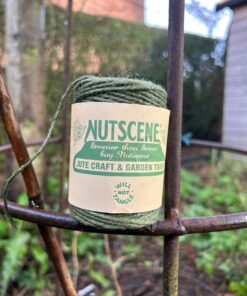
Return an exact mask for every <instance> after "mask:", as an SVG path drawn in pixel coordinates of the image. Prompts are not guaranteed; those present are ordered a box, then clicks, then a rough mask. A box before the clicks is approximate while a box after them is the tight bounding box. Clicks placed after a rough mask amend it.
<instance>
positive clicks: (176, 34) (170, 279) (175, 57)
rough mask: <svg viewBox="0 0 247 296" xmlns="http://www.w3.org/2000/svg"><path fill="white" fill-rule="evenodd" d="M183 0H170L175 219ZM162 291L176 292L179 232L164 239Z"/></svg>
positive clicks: (170, 171)
mask: <svg viewBox="0 0 247 296" xmlns="http://www.w3.org/2000/svg"><path fill="white" fill-rule="evenodd" d="M183 28H184V0H170V1H169V28H168V75H167V92H168V108H169V109H170V110H171V116H170V124H169V137H168V143H167V160H166V177H165V218H166V219H168V220H174V222H175V220H177V219H178V217H179V212H178V207H179V199H180V170H181V129H182V106H183V104H182V102H183V50H184V38H183ZM163 268H164V271H163V273H164V276H163V278H164V290H163V295H166V296H176V295H178V269H179V241H178V236H170V237H165V239H164V263H163Z"/></svg>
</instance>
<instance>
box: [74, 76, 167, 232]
mask: <svg viewBox="0 0 247 296" xmlns="http://www.w3.org/2000/svg"><path fill="white" fill-rule="evenodd" d="M74 100H75V103H79V102H106V103H107V102H109V103H125V104H140V105H151V106H156V107H161V108H166V107H167V94H166V91H165V90H164V89H163V88H162V87H161V86H159V85H156V84H154V83H152V82H149V81H145V80H139V79H130V78H118V77H116V78H112V77H96V76H84V77H82V78H81V79H80V80H78V81H77V83H76V84H75V86H74ZM81 194H82V198H83V191H82V193H81ZM150 198H152V197H151V196H150ZM159 210H160V209H155V210H153V211H148V212H142V213H132V214H112V213H102V212H96V211H90V210H85V209H81V208H78V207H76V206H74V205H71V204H70V211H71V214H72V216H74V218H75V219H77V220H78V221H79V222H81V223H83V224H84V225H87V226H90V227H94V228H101V229H102V228H108V229H121V230H124V229H137V228H141V227H149V228H151V229H152V228H153V227H154V225H155V223H156V222H157V220H158V215H159Z"/></svg>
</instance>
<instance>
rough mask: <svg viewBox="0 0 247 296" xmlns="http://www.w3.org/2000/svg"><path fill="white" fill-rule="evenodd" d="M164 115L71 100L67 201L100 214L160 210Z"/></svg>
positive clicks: (166, 112) (133, 106) (161, 111)
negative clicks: (72, 102) (74, 102)
mask: <svg viewBox="0 0 247 296" xmlns="http://www.w3.org/2000/svg"><path fill="white" fill-rule="evenodd" d="M169 115H170V111H169V110H167V109H164V108H158V107H153V106H146V105H138V104H122V103H99V102H84V103H76V104H73V105H72V115H71V117H72V118H71V143H70V176H69V203H70V204H72V205H74V206H76V207H79V208H81V209H85V210H91V211H97V212H105V213H126V214H127V213H140V212H146V211H151V210H154V209H157V208H159V207H160V206H161V204H162V192H163V178H164V166H165V155H166V144H167V132H168V122H169Z"/></svg>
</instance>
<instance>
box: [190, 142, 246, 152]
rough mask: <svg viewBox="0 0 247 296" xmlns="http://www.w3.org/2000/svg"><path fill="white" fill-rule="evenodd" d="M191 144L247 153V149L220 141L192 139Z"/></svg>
mask: <svg viewBox="0 0 247 296" xmlns="http://www.w3.org/2000/svg"><path fill="white" fill-rule="evenodd" d="M190 145H196V146H200V147H205V148H216V149H220V150H225V151H229V152H234V153H239V154H244V155H247V149H244V148H239V147H234V146H229V145H226V144H223V143H220V142H212V141H203V140H197V139H191V140H190Z"/></svg>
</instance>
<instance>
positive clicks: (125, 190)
mask: <svg viewBox="0 0 247 296" xmlns="http://www.w3.org/2000/svg"><path fill="white" fill-rule="evenodd" d="M113 192H114V193H113V199H114V200H115V202H116V203H118V204H120V205H127V204H129V203H130V202H131V201H132V200H133V199H134V198H135V196H134V194H133V190H132V189H131V184H130V183H128V182H119V183H117V184H116V185H115V186H114V190H113Z"/></svg>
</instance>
